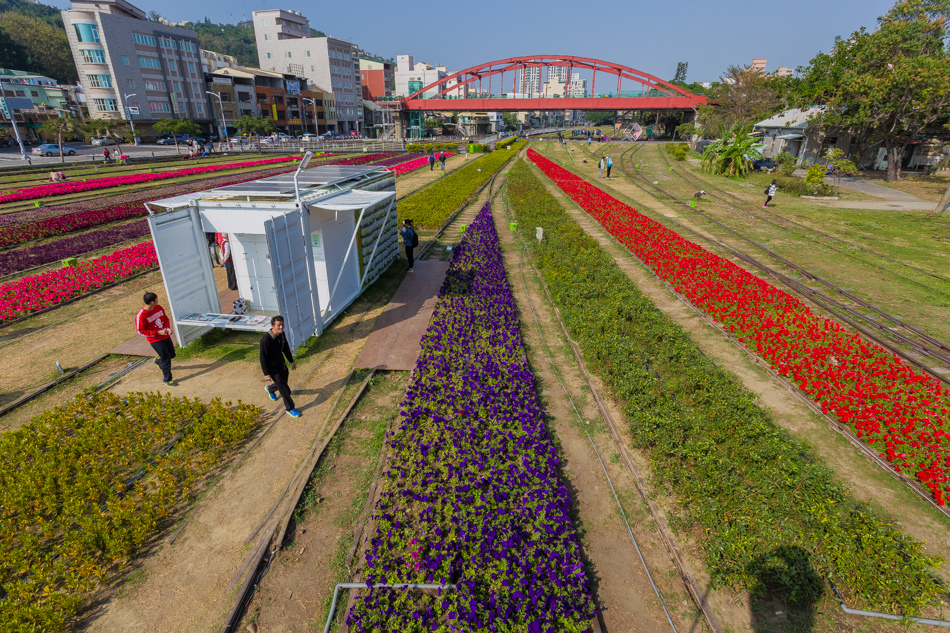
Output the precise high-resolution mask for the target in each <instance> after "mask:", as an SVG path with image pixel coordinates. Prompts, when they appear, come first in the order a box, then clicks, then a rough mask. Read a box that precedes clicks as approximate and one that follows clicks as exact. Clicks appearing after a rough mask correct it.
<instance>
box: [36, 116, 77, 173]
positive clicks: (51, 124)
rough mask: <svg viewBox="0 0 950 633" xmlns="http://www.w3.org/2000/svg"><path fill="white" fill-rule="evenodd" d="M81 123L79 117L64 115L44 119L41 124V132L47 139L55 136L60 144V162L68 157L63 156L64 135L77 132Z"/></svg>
mask: <svg viewBox="0 0 950 633" xmlns="http://www.w3.org/2000/svg"><path fill="white" fill-rule="evenodd" d="M80 125H81V124H80V122H79V121H78V120H77V119H74V118H72V117H68V116H64V117H58V118H56V119H49V120H47V121H44V122H43V125H41V126H40V134H41V135H42V136H44V137H46V138H47V139H51V138H54V139H56V142H57V143H58V144H59V162H61V163H65V162H66V157H65V156H63V137H64V136H69V135H70V134H71V133H73V132H75V131H76V130H77V129H78V128H79V126H80Z"/></svg>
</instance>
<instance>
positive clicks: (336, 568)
mask: <svg viewBox="0 0 950 633" xmlns="http://www.w3.org/2000/svg"><path fill="white" fill-rule="evenodd" d="M408 378H409V372H387V373H385V374H377V376H374V377H373V379H372V382H371V384H370V387H369V389H368V390H367V392H366V393H365V394H364V396H363V398H362V399H361V401H360V403H359V404H358V405H357V407H356V408H355V409H354V410H353V412H352V413H351V414H350V415H349V416H348V417H347V419H346V421H345V422H344V423H343V427H341V429H340V431H338V433H337V436H336V437H334V439H333V441H332V442H331V443H330V446H329V447H328V449H327V456H326V457H325V458H324V459H322V460H321V461H320V463H319V464H318V465H317V468H316V471H315V473H314V477H313V478H312V479H311V483H310V487H309V488H308V489H307V491H306V492H305V502H304V503H303V508H302V509H303V510H304V511H305V512H306V514H305V515H304V516H305V518H303V520H302V521H301V522H300V523H299V524H298V526H297V535H296V537H295V539H294V542H293V543H292V544H291V545H289V546H288V547H287V548H286V549H285V550H284V551H283V552H281V554H280V555H279V556H278V557H277V559H276V560H275V561H274V562H273V563H272V564H271V568H270V570H269V571H268V572H267V576H265V577H264V579H263V581H262V582H261V583H260V585H259V587H258V590H257V593H256V594H255V596H254V601H253V602H252V604H251V608H250V612H249V614H248V616H247V617H246V618H245V623H247V624H250V623H255V624H256V626H257V628H258V630H259V631H261V633H264V632H266V633H297V632H304V631H308V630H312V629H314V628H315V627H322V626H323V624H324V622H325V621H326V617H327V612H328V610H329V607H330V599H331V596H332V595H333V587H334V585H335V584H336V583H337V582H344V581H346V579H347V578H348V577H349V576H348V574H347V570H346V568H345V563H346V557H347V554H348V553H349V550H350V547H351V546H352V543H353V531H354V528H355V524H356V522H357V520H358V519H359V516H360V514H361V513H362V510H363V506H364V503H365V501H366V497H367V489H368V487H369V486H370V484H371V479H372V477H373V474H374V470H375V467H376V464H377V461H378V458H379V453H380V450H381V449H382V442H383V437H384V435H385V432H386V427H387V423H388V422H389V421H390V420H393V419H394V418H395V417H396V415H397V414H398V412H399V411H398V406H399V402H400V401H401V400H402V398H403V396H404V394H405V390H406V387H407V385H408ZM347 397H348V396H344V398H343V399H342V401H341V405H340V407H338V411H337V414H338V413H339V410H340V409H342V407H343V406H344V405H345V402H346V400H347ZM345 600H346V595H344V596H343V602H342V604H341V605H340V606H339V608H340V609H343V607H344V605H345V604H346V602H345Z"/></svg>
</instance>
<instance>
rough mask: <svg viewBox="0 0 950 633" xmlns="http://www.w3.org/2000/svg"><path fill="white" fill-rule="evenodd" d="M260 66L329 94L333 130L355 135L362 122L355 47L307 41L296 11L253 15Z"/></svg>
mask: <svg viewBox="0 0 950 633" xmlns="http://www.w3.org/2000/svg"><path fill="white" fill-rule="evenodd" d="M253 20H254V36H255V38H256V39H257V55H258V61H259V63H260V66H261V68H262V69H264V70H270V71H272V72H286V73H292V74H295V75H298V76H300V77H305V78H306V79H307V80H308V81H309V82H311V83H315V84H317V85H318V86H321V87H322V88H324V89H326V90H329V91H330V92H332V93H333V96H334V100H335V105H336V117H337V118H336V121H337V124H336V126H337V130H336V131H339V132H357V133H358V132H359V130H360V128H361V126H362V120H363V102H362V87H361V85H360V67H359V58H358V57H357V56H355V55H354V52H355V51H356V50H358V48H357V47H356V45H355V44H351V43H349V42H345V41H343V40H337V39H334V38H332V37H310V21H309V20H308V19H307V18H306V17H304V16H303V15H302V14H300V13H299V12H297V11H286V10H283V9H270V10H267V11H254V12H253Z"/></svg>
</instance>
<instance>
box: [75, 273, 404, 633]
mask: <svg viewBox="0 0 950 633" xmlns="http://www.w3.org/2000/svg"><path fill="white" fill-rule="evenodd" d="M392 291H395V284H392V287H391V288H388V290H387V293H384V294H383V295H381V296H380V299H379V301H377V302H376V303H375V304H374V306H371V305H370V301H369V299H368V298H367V296H366V295H364V296H363V298H361V299H360V300H358V301H357V302H356V303H355V304H354V306H353V307H351V308H350V309H349V310H348V311H347V313H346V314H345V316H344V318H342V319H340V320H339V321H337V322H335V323H334V324H333V325H332V326H331V328H329V330H328V331H327V332H325V333H324V335H323V336H322V337H321V338H320V339H318V340H317V341H318V342H317V348H316V349H315V350H314V351H311V352H310V353H309V354H308V355H307V356H306V358H304V359H302V360H301V362H300V363H299V364H298V369H297V371H296V372H294V373H292V375H291V382H292V386H293V388H294V398H295V400H296V404H297V408H298V409H299V410H300V411H302V412H303V417H302V418H300V419H293V418H290V417H288V416H286V415H283V407H282V406H281V405H280V404H279V403H278V404H277V405H276V406H275V404H274V403H272V402H270V400H269V399H268V398H267V395H266V394H265V393H264V389H263V387H264V381H263V378H262V376H261V374H260V367H259V366H258V365H257V361H256V357H254V358H248V359H247V360H240V361H233V360H231V359H230V355H229V354H228V355H225V356H224V357H222V358H219V359H217V360H209V359H207V358H200V357H198V358H192V359H190V360H186V361H184V362H180V363H177V364H176V365H175V373H176V380H178V381H179V382H180V384H179V387H177V388H174V393H175V395H179V396H189V397H200V398H201V399H203V400H207V399H209V398H213V397H222V398H225V399H237V398H239V397H240V398H241V399H243V400H244V401H246V402H252V403H254V404H258V405H261V406H262V407H264V408H265V410H266V411H270V412H274V413H275V414H278V415H279V417H278V418H277V421H276V424H275V425H274V426H273V428H272V429H271V430H270V431H269V432H268V433H267V434H266V435H265V436H264V438H263V439H262V440H261V442H260V443H259V444H258V445H257V446H256V447H255V448H254V449H253V451H252V452H251V453H250V454H249V455H248V456H247V458H246V459H245V460H244V461H243V462H241V463H240V464H239V465H237V466H236V467H235V468H233V469H230V470H228V471H226V472H225V473H223V474H222V476H221V477H220V481H219V482H218V483H216V484H215V485H213V486H211V487H210V489H209V490H208V492H207V495H206V497H205V499H204V501H203V502H202V503H201V504H200V505H198V507H197V508H196V509H194V510H192V512H191V517H190V522H189V523H188V524H187V526H186V527H185V529H184V531H183V532H182V534H181V536H180V537H179V538H178V540H177V541H176V542H175V543H174V545H168V544H167V541H164V542H163V543H162V545H161V546H160V547H158V548H156V551H155V552H154V553H153V554H152V555H151V556H148V557H147V558H144V559H143V560H141V561H140V562H138V563H137V564H136V565H137V568H138V569H137V570H136V572H135V578H136V584H135V586H134V587H132V588H127V589H125V590H123V591H121V592H119V594H118V595H113V597H112V598H111V599H110V600H109V601H108V602H106V603H105V604H104V605H103V607H102V608H101V609H100V610H99V611H98V612H96V613H95V614H94V616H93V617H92V618H91V621H90V622H89V625H88V627H87V629H86V630H88V631H97V632H98V631H104V632H106V631H108V632H111V631H115V632H123V633H128V632H132V631H149V632H153V631H163V632H164V631H169V632H171V631H180V632H182V633H185V632H187V633H193V632H195V631H211V630H213V629H217V630H220V627H221V626H222V624H223V622H224V619H225V617H226V615H227V613H228V612H229V611H230V609H231V607H232V606H233V601H234V597H235V594H236V589H235V590H231V591H228V585H229V583H230V582H231V579H232V577H233V576H234V575H235V572H237V571H238V569H239V567H240V566H241V564H242V562H243V561H244V559H245V557H246V556H247V554H248V552H249V551H250V550H251V549H252V547H253V544H254V543H255V542H256V539H254V540H252V542H251V544H250V545H248V544H246V543H245V539H247V538H248V536H249V535H250V534H251V532H252V530H253V529H254V527H255V526H256V525H257V524H258V523H259V522H260V521H261V520H262V519H263V518H264V516H265V515H266V514H267V512H268V510H269V508H270V506H271V504H272V503H273V501H274V500H275V499H276V498H277V496H278V494H279V493H280V491H281V490H282V489H283V488H284V485H285V484H286V483H287V482H288V481H289V480H290V478H291V477H292V475H293V473H294V471H295V470H296V468H297V467H298V464H299V462H300V460H301V459H303V457H304V456H305V454H306V453H307V451H308V450H309V449H310V447H311V444H312V443H313V442H314V441H315V440H316V438H315V437H314V435H315V433H316V431H317V430H318V429H319V428H320V426H321V425H322V422H323V420H324V418H325V417H326V413H327V412H326V409H327V408H328V407H329V404H330V402H331V401H332V398H333V396H334V395H335V394H336V392H337V390H338V389H339V388H340V387H341V386H342V384H343V381H344V379H345V378H346V375H347V374H348V373H349V371H350V368H351V367H352V364H353V361H354V360H355V359H356V357H357V355H358V354H359V351H360V349H361V348H362V345H363V343H364V342H365V339H366V337H367V336H368V335H369V333H370V331H372V328H373V324H374V322H375V320H376V318H378V316H379V314H381V313H382V310H383V307H384V306H385V304H386V301H387V300H388V296H390V295H391V293H392ZM371 307H372V309H371V310H370V312H369V313H368V314H366V315H365V317H364V318H363V319H362V320H361V321H359V322H358V323H356V321H357V319H358V317H359V316H360V314H361V313H362V312H363V311H364V310H366V309H369V308H371ZM351 326H355V327H352V328H351ZM252 351H253V350H252ZM249 356H252V357H253V356H255V355H254V354H249ZM311 370H314V371H313V373H312V374H311V377H310V378H309V380H308V381H307V383H306V384H304V385H300V384H297V381H299V380H301V379H302V378H303V377H304V376H307V375H308V373H310V372H311ZM156 387H161V390H163V391H164V390H168V388H165V387H163V386H161V385H160V384H159V377H158V375H157V369H156V368H155V367H152V366H148V364H146V366H145V367H143V368H142V369H140V370H139V371H136V372H134V373H133V374H131V375H130V376H129V377H128V378H126V379H124V380H123V381H122V382H121V383H120V384H119V385H118V386H117V387H116V388H115V389H114V390H115V391H116V392H118V393H124V392H127V391H137V390H143V389H144V390H152V389H155V388H156ZM167 536H168V535H167V534H166V535H165V538H167ZM120 596H121V597H120Z"/></svg>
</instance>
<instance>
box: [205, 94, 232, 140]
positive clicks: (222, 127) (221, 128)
mask: <svg viewBox="0 0 950 633" xmlns="http://www.w3.org/2000/svg"><path fill="white" fill-rule="evenodd" d="M205 92H207V93H208V94H209V95H211V96H212V97H214V98H215V99H217V100H218V104H219V105H220V106H221V118H220V119H218V145H219V146H220V145H221V143H223V142H224V137H226V136H227V135H228V126H227V123H226V122H225V120H224V101H222V100H221V95H219V94H218V93H216V92H211V91H210V90H205ZM215 116H217V115H215ZM219 150H220V147H219Z"/></svg>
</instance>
